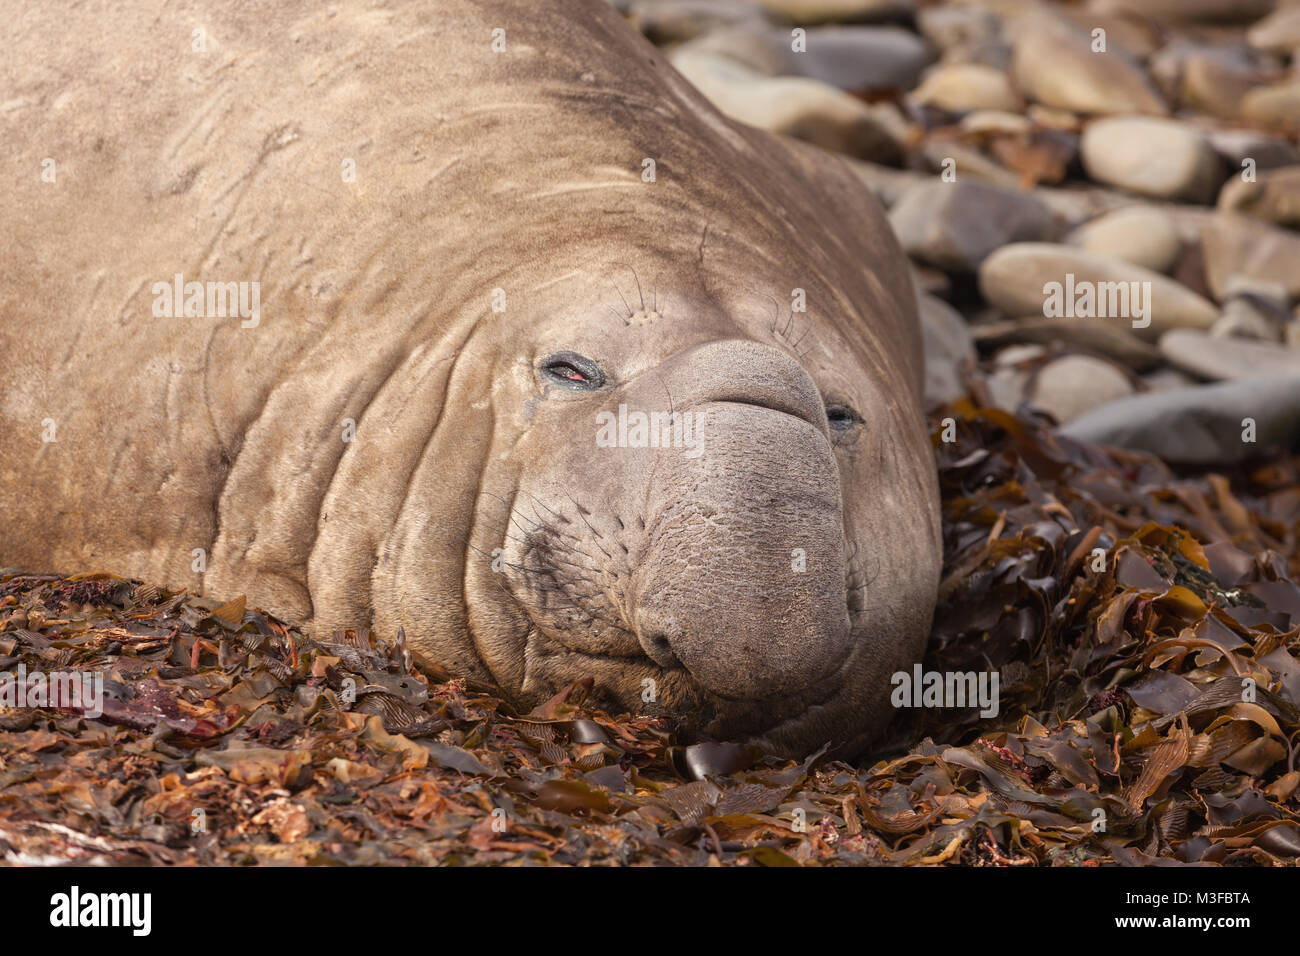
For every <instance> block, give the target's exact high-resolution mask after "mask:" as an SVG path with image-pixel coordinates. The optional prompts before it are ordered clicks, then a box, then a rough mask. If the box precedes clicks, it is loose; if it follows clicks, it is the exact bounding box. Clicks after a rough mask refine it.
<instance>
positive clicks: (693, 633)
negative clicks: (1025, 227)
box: [466, 252, 939, 754]
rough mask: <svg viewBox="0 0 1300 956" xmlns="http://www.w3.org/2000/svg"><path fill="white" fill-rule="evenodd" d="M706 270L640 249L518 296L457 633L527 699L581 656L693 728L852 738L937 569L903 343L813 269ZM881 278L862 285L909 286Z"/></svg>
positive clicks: (878, 294) (868, 727)
mask: <svg viewBox="0 0 1300 956" xmlns="http://www.w3.org/2000/svg"><path fill="white" fill-rule="evenodd" d="M719 258H720V259H724V260H725V258H726V255H725V252H720V253H719ZM725 272H726V274H727V275H728V276H734V277H736V278H735V280H734V281H727V282H725V283H723V282H719V281H718V280H717V279H716V278H715V277H714V276H712V275H710V274H709V270H707V269H704V270H701V269H698V268H696V269H690V268H688V269H682V268H673V267H672V263H671V261H668V260H664V259H661V258H657V257H648V256H645V255H644V254H643V255H642V256H641V257H640V259H639V260H638V261H637V265H636V266H633V265H630V264H626V265H624V264H615V263H612V262H610V263H605V264H604V265H603V266H602V267H598V268H596V269H593V270H591V271H590V272H588V271H585V270H576V271H574V272H572V273H570V274H568V275H567V276H565V277H564V278H562V279H561V280H559V281H554V282H551V283H550V284H548V285H547V286H546V287H544V288H535V289H533V290H531V291H530V293H529V294H528V295H527V297H526V298H527V305H526V306H524V307H525V308H526V309H527V310H528V311H529V313H530V315H529V318H528V320H527V321H525V322H523V323H521V324H518V325H515V324H513V323H512V327H513V328H516V329H519V328H523V329H527V330H528V332H527V334H526V335H525V334H520V335H518V336H516V337H515V339H514V341H513V342H512V343H511V349H510V351H509V353H508V354H506V353H503V354H502V355H501V358H500V362H501V364H500V365H499V367H498V371H497V381H498V382H499V383H500V384H499V385H498V387H497V388H496V389H495V391H494V395H493V401H492V406H493V419H494V422H495V425H494V428H495V429H496V430H498V431H500V432H502V433H507V434H510V435H511V436H512V439H511V442H510V444H509V447H508V449H503V450H502V452H501V453H500V454H499V455H498V456H496V457H494V458H490V459H489V461H488V462H487V465H486V470H485V474H484V483H483V486H482V487H483V490H484V494H483V495H482V496H481V498H480V502H479V518H478V520H477V521H476V526H475V531H476V534H475V537H474V545H473V553H472V554H471V555H470V559H469V561H468V562H467V569H468V570H467V575H466V581H467V591H466V597H467V601H468V603H469V605H470V606H471V607H472V608H475V609H476V610H475V611H474V612H473V613H472V615H471V627H470V632H471V636H472V639H473V641H474V643H475V650H476V652H477V654H478V655H479V657H480V658H481V659H482V660H483V661H484V663H485V664H486V665H487V667H488V669H489V670H490V671H491V673H492V675H493V676H494V677H495V678H496V679H497V680H498V681H500V682H501V683H503V684H504V685H505V686H506V687H507V688H508V689H509V690H510V691H511V692H512V693H514V694H516V695H517V696H519V697H520V698H522V699H523V700H525V701H530V702H531V701H537V700H540V699H545V697H547V696H549V695H551V694H553V693H555V692H556V691H557V690H558V689H561V688H563V687H564V686H565V685H567V684H568V683H570V682H572V681H575V680H579V679H582V678H585V677H593V678H594V679H595V686H596V691H597V694H598V695H600V696H603V697H604V698H606V699H607V700H608V701H609V702H610V703H611V704H612V706H614V707H615V708H616V709H618V710H627V711H630V712H632V713H650V714H670V715H673V716H675V717H678V718H681V719H682V720H683V721H684V722H685V723H686V724H688V725H693V726H694V727H695V728H696V729H698V730H700V731H703V732H705V733H707V734H710V735H713V736H717V737H723V738H729V739H754V740H757V741H758V742H760V743H762V744H764V745H766V746H767V747H769V748H770V749H773V750H777V751H781V752H785V753H791V754H798V753H800V752H806V751H809V750H812V749H815V748H816V747H817V746H819V745H820V744H822V743H824V742H826V741H834V742H836V743H839V744H846V745H848V746H849V747H854V746H857V745H860V744H861V743H863V742H864V741H865V740H866V739H867V738H869V737H870V736H871V734H872V733H874V732H875V731H877V730H878V729H879V728H880V726H881V725H882V724H883V723H884V721H885V720H886V719H887V716H888V705H887V701H888V699H889V690H890V687H889V682H888V679H889V676H890V674H892V673H893V672H894V671H896V670H898V669H900V667H904V666H907V667H910V664H911V662H912V661H914V660H915V659H917V656H918V654H919V647H920V644H921V642H922V641H923V640H924V635H925V633H926V628H927V626H928V623H929V618H930V614H931V611H932V607H933V601H934V590H935V583H936V575H937V572H938V560H939V549H938V542H937V539H936V526H937V525H936V522H935V515H934V510H935V509H934V482H933V474H932V465H931V464H930V452H929V446H928V441H927V438H926V434H925V432H924V429H923V428H922V427H921V426H920V423H919V422H920V416H919V412H918V410H917V407H916V404H915V398H914V394H915V393H914V388H913V387H912V384H911V382H909V381H908V378H909V373H908V371H907V358H906V349H904V348H900V342H897V341H895V342H891V341H889V340H888V338H887V333H886V334H885V335H881V334H880V332H879V331H876V332H872V331H870V330H871V328H872V326H864V325H862V324H860V323H861V322H862V319H861V316H860V314H858V313H856V311H855V312H853V313H849V314H846V313H844V312H840V311H838V310H839V309H840V308H843V307H844V306H843V304H842V302H841V301H840V296H839V295H837V294H836V293H835V292H834V291H833V290H832V289H831V288H830V287H828V286H825V285H823V284H822V282H823V281H824V279H823V278H822V277H821V276H819V275H818V274H817V273H816V271H815V270H809V272H808V273H806V276H807V278H806V280H805V281H806V283H807V287H798V286H794V285H793V284H792V283H793V282H794V281H795V280H794V279H791V280H790V282H788V283H784V284H777V282H773V281H769V282H767V283H765V286H766V288H759V287H756V286H751V285H750V283H751V282H753V281H754V280H755V279H756V278H757V276H756V274H755V272H754V271H753V270H752V269H751V270H748V271H745V270H742V269H740V268H739V267H734V268H727V269H725ZM742 276H743V277H745V278H741V277H742ZM792 291H793V294H791V292H792ZM882 293H884V287H883V286H880V287H878V288H877V289H876V290H875V293H874V295H873V293H871V292H864V294H865V295H867V296H868V297H869V299H870V298H872V297H874V298H876V299H877V300H878V301H877V302H876V303H875V304H876V306H878V307H880V308H882V309H886V308H888V309H895V310H900V311H901V312H904V313H905V312H906V311H907V309H908V308H909V305H908V299H907V295H908V293H906V292H905V291H900V292H898V300H897V301H890V298H889V296H888V294H882ZM778 294H781V295H783V296H784V301H782V300H780V299H777V298H776V296H777V295H778ZM870 307H871V306H870V305H868V308H870ZM875 327H876V328H877V329H878V330H885V329H888V328H890V327H891V326H890V324H889V323H885V322H877V323H875Z"/></svg>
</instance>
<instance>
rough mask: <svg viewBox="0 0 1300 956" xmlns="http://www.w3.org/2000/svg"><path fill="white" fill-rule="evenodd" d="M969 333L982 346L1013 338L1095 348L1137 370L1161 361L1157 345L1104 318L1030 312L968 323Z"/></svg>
mask: <svg viewBox="0 0 1300 956" xmlns="http://www.w3.org/2000/svg"><path fill="white" fill-rule="evenodd" d="M971 335H972V336H973V337H974V339H975V341H976V342H977V343H978V344H980V345H982V346H985V345H1010V344H1012V343H1015V342H1029V343H1034V344H1038V345H1057V344H1062V343H1063V344H1066V345H1073V346H1076V347H1078V348H1083V349H1087V350H1088V351H1090V352H1098V353H1100V354H1101V355H1104V356H1106V357H1107V358H1112V359H1115V360H1116V361H1117V362H1122V363H1123V364H1124V365H1126V366H1128V367H1129V368H1132V369H1135V370H1138V371H1140V370H1142V369H1145V368H1150V367H1151V366H1152V365H1155V364H1157V363H1158V362H1160V361H1161V358H1160V350H1159V349H1158V348H1156V347H1155V346H1154V345H1152V344H1151V343H1150V342H1144V341H1142V340H1141V339H1139V338H1138V337H1137V336H1136V335H1134V334H1133V333H1132V332H1131V331H1129V330H1128V329H1126V328H1124V327H1123V326H1121V325H1115V324H1114V323H1112V322H1110V321H1109V320H1107V319H1063V318H1062V319H1045V318H1043V317H1042V316H1030V317H1028V318H1023V319H1011V320H1008V321H1005V322H982V323H980V324H979V325H975V326H972V327H971Z"/></svg>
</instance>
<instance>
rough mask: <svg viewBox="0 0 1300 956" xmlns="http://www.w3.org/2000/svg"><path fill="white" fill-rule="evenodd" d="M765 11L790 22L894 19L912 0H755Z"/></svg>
mask: <svg viewBox="0 0 1300 956" xmlns="http://www.w3.org/2000/svg"><path fill="white" fill-rule="evenodd" d="M758 2H759V3H760V4H761V5H762V6H763V8H764V9H765V10H767V12H768V13H771V14H774V15H776V16H778V17H785V18H786V19H787V20H790V21H791V22H793V23H829V22H844V23H847V22H852V21H855V20H896V19H899V18H900V17H906V16H910V15H912V14H913V13H914V10H915V5H914V3H913V2H912V0H758Z"/></svg>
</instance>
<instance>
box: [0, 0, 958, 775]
mask: <svg viewBox="0 0 1300 956" xmlns="http://www.w3.org/2000/svg"><path fill="white" fill-rule="evenodd" d="M2 6H4V7H5V8H7V9H5V10H4V13H5V15H4V17H3V19H2V22H0V39H2V40H3V47H4V49H5V51H6V54H7V55H6V57H5V58H4V60H3V62H2V63H0V87H2V88H3V89H4V90H5V93H4V96H3V99H4V100H5V103H4V106H3V108H2V109H0V142H3V143H4V144H5V152H6V159H7V162H6V163H5V164H4V166H3V170H2V171H0V177H3V179H2V182H0V188H2V189H3V191H4V193H5V195H6V201H5V202H4V203H3V205H0V232H2V233H3V234H4V235H5V236H6V237H7V242H8V250H7V252H6V254H5V261H4V263H3V268H2V269H0V357H2V359H0V361H2V364H0V377H2V380H3V389H2V390H0V428H2V429H3V435H4V441H3V443H0V563H3V564H6V565H10V566H19V567H26V568H40V569H47V568H48V569H56V570H90V569H103V570H111V571H115V572H118V573H123V574H128V575H132V576H137V577H141V578H144V579H148V580H153V581H157V582H160V583H166V584H168V585H171V586H187V587H190V588H192V589H194V590H196V591H201V592H203V593H206V594H210V595H213V596H216V597H220V598H228V597H233V596H237V595H239V594H241V593H246V594H247V595H248V598H249V601H250V603H252V604H256V605H261V606H263V607H266V608H268V609H271V610H274V611H276V612H278V613H281V614H283V615H287V616H289V617H291V618H295V619H298V620H300V621H304V622H306V623H307V624H308V625H309V626H310V627H311V628H312V629H313V630H315V631H317V632H322V631H323V632H328V631H330V630H332V629H335V628H340V627H358V626H359V627H366V626H373V627H374V628H376V629H378V630H379V631H380V632H381V633H385V634H389V635H391V634H392V633H394V632H395V631H396V630H397V628H398V626H399V625H401V626H404V627H405V630H406V633H407V635H408V637H409V638H410V639H411V641H412V646H413V648H414V649H415V651H416V652H417V655H418V656H419V657H421V658H422V659H423V660H426V661H432V662H438V663H440V664H443V665H446V666H448V667H450V668H452V669H454V670H458V671H460V672H463V673H468V674H474V675H478V676H482V677H487V678H490V679H493V680H495V681H496V682H498V683H499V684H500V685H501V686H502V687H504V688H505V689H506V691H507V692H508V693H511V694H513V695H514V696H515V697H517V698H518V699H519V700H520V702H521V703H524V704H527V703H530V702H535V701H538V700H540V699H544V698H545V697H547V696H548V695H551V694H552V693H554V692H555V691H556V690H557V689H559V688H562V687H563V686H565V685H566V684H568V683H569V682H570V681H573V680H576V679H579V678H583V677H587V676H591V677H593V678H594V679H595V685H596V689H597V692H598V693H599V694H601V695H602V696H603V697H605V698H607V699H608V700H609V701H611V702H613V703H614V704H616V705H617V706H619V707H621V708H625V709H627V710H630V711H632V712H634V713H647V712H649V713H671V714H677V715H682V716H684V717H685V718H686V719H687V721H688V722H691V723H694V724H695V725H696V726H697V727H698V729H699V730H701V731H703V732H705V733H708V734H711V735H714V736H718V737H726V738H731V739H754V740H757V741H758V742H760V743H762V744H765V745H766V746H768V747H770V748H772V749H774V750H777V751H780V752H785V753H799V752H806V751H808V750H810V749H812V748H814V747H817V746H818V745H820V744H821V743H823V742H824V741H826V740H834V741H837V742H839V743H840V744H841V745H842V746H843V748H844V749H845V750H846V751H848V750H853V749H859V748H860V747H861V746H862V745H863V744H865V743H866V742H867V741H868V740H869V738H870V737H871V735H872V734H873V733H875V732H876V731H878V730H879V729H880V727H881V726H882V725H883V723H884V722H885V721H886V720H887V719H888V716H889V713H890V708H889V705H888V698H889V689H890V688H889V683H888V678H889V675H890V674H891V673H892V672H893V671H895V670H897V669H899V668H900V667H903V666H910V663H911V662H912V661H914V660H916V659H917V657H918V656H919V654H920V651H921V648H922V645H923V643H924V640H925V635H926V632H927V628H928V625H929V622H930V617H931V612H932V610H933V605H934V600H935V590H936V585H937V578H938V572H939V566H940V553H941V547H940V538H939V524H938V508H937V491H936V481H935V475H934V466H933V462H932V458H931V453H930V447H929V441H928V438H927V434H926V430H925V427H924V424H923V419H922V412H921V407H920V403H919V399H918V394H919V387H920V380H921V351H920V345H919V334H918V330H917V326H916V316H915V309H916V306H915V302H914V298H913V293H912V290H911V286H910V283H909V278H908V271H907V268H906V264H905V261H904V258H903V255H902V254H901V252H900V251H899V249H898V247H897V246H896V244H895V242H894V240H893V238H892V237H891V235H890V232H889V229H888V227H887V224H886V222H885V220H884V218H883V216H882V214H881V212H880V210H879V209H878V208H877V206H876V205H875V203H874V201H873V200H872V199H871V198H870V197H869V196H868V195H867V194H866V193H865V192H864V191H863V189H862V188H861V187H860V185H859V184H858V182H857V180H856V179H855V178H854V176H853V174H852V172H851V171H850V170H848V169H847V168H846V167H845V166H843V165H842V164H841V163H840V161H838V160H836V159H832V158H830V157H827V156H823V155H820V154H816V153H814V152H813V151H812V150H811V148H809V147H803V146H799V145H797V144H794V143H787V142H782V141H778V140H777V139H775V138H772V137H769V136H768V135H766V134H760V133H758V132H756V131H753V130H749V129H746V128H741V127H738V126H737V125H735V124H733V123H731V122H729V121H727V120H725V119H724V118H722V117H721V116H720V115H719V114H718V113H717V112H715V111H714V110H713V109H712V108H711V107H710V106H709V105H708V104H707V103H706V102H704V101H703V100H702V98H701V97H700V96H699V95H698V94H697V93H695V92H694V91H693V90H692V89H691V88H690V87H688V86H687V84H686V83H685V82H684V81H683V80H682V79H681V78H680V77H679V76H678V75H677V74H676V73H674V71H673V70H672V69H671V68H670V67H669V66H668V65H667V64H666V63H665V62H664V60H663V57H662V56H661V54H660V53H659V52H657V51H656V50H655V49H654V48H653V47H651V46H650V45H649V44H648V43H647V42H645V41H644V40H643V39H642V38H641V37H639V36H637V35H636V34H635V33H634V32H633V31H632V30H630V29H629V28H627V27H626V26H625V25H624V24H623V23H622V22H621V21H620V19H619V17H618V15H617V13H616V12H615V11H614V10H613V9H612V7H611V6H610V5H609V4H608V3H606V2H604V0H585V2H577V0H565V2H562V3H561V2H558V0H557V2H550V3H544V2H539V0H527V2H524V0H512V2H502V0H476V2H468V0H466V2H460V0H444V2H431V0H426V2H393V3H389V4H386V5H383V6H373V7H372V6H371V5H369V4H366V3H361V2H343V3H339V4H328V5H323V6H322V5H317V4H314V3H310V2H306V0H303V2H297V0H291V2H281V3H275V4H262V3H245V2H236V0H206V2H205V0H200V2H181V3H179V4H169V5H167V6H166V7H163V8H158V7H155V6H146V5H139V4H128V5H126V6H125V7H123V8H117V7H113V8H111V9H110V8H107V7H105V8H104V9H102V10H99V9H92V8H93V7H94V5H78V6H76V7H75V8H74V9H71V10H68V9H64V8H63V6H62V5H58V4H55V5H46V6H42V5H39V4H37V5H31V4H21V3H15V2H9V0H6V2H5V3H3V4H2ZM494 29H501V30H504V41H505V50H504V52H494V51H493V48H492V41H493V30H494ZM196 30H202V31H203V33H202V36H201V38H200V37H198V36H196V34H195V31H196ZM196 45H201V46H203V47H204V49H203V50H202V51H200V50H196V49H195V46H196ZM47 158H48V159H52V160H53V161H54V164H53V170H54V176H53V178H54V181H53V182H49V181H47V179H48V178H49V177H44V178H43V177H42V172H43V171H44V170H45V169H47V168H48V164H46V165H44V166H43V161H44V160H46V159H47ZM645 159H653V160H654V164H655V165H654V172H655V176H654V181H653V182H647V181H645V179H643V175H642V174H643V169H644V168H645V166H644V164H643V161H644V160H645ZM349 163H352V164H354V167H355V172H356V175H355V181H347V179H348V177H346V176H345V175H344V174H345V173H346V172H347V171H348V169H349V168H350V167H349V165H348V164H349ZM178 273H179V274H181V275H182V276H183V277H184V280H185V281H186V282H189V281H198V282H250V283H251V282H258V283H260V286H259V289H260V317H259V321H258V323H257V325H256V326H255V327H243V326H244V325H251V323H250V322H242V323H241V320H240V318H239V317H238V316H236V317H233V318H232V317H224V318H223V317H219V316H211V315H204V316H190V317H184V316H183V315H182V317H170V316H166V315H163V316H159V315H157V314H156V300H157V298H158V294H156V293H155V291H154V290H155V284H156V283H171V282H173V278H174V276H175V275H176V274H178ZM794 289H802V290H803V291H804V295H805V296H806V301H807V311H806V312H800V311H794V312H793V313H792V312H791V304H792V301H793V299H792V290H794ZM494 290H500V291H499V292H494ZM502 302H504V306H505V308H504V311H494V310H493V305H494V303H495V304H497V305H498V306H499V305H501V304H502ZM178 311H179V309H178ZM619 405H625V406H626V407H627V409H629V410H634V411H635V410H642V411H646V412H655V411H659V412H663V413H667V412H669V411H676V412H678V413H683V414H684V413H687V412H689V413H691V415H692V420H693V425H694V427H695V429H696V431H697V432H698V435H699V437H700V449H701V450H700V452H699V453H698V454H695V453H693V452H692V453H690V454H688V453H687V451H688V450H687V449H683V448H636V447H614V448H610V447H603V446H601V445H599V444H598V443H597V441H596V438H597V430H598V429H597V416H598V414H599V413H601V412H602V411H609V412H617V409H618V407H619ZM349 420H351V422H354V423H355V440H354V441H345V440H344V439H345V437H351V435H350V433H349V427H350V426H349ZM51 437H52V438H54V440H53V441H48V440H45V439H48V438H51ZM196 549H202V563H200V564H196V557H195V553H196ZM195 567H203V568H204V570H203V571H202V572H197V571H195V570H194V569H195ZM647 679H649V681H653V684H651V683H649V682H647ZM651 689H652V690H653V694H651V693H649V691H650V690H651ZM649 696H653V697H654V699H653V700H646V699H645V698H646V697H649Z"/></svg>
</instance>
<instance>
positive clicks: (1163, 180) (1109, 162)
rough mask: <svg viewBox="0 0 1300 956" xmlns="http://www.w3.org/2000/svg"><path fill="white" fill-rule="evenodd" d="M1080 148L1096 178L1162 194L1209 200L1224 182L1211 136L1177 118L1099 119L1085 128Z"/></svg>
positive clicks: (1144, 192)
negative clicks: (1180, 121)
mask: <svg viewBox="0 0 1300 956" xmlns="http://www.w3.org/2000/svg"><path fill="white" fill-rule="evenodd" d="M1079 152H1080V156H1081V158H1082V159H1083V167H1084V169H1085V170H1086V171H1087V173H1088V176H1089V177H1090V178H1091V179H1093V180H1095V181H1096V182H1100V183H1106V184H1108V185H1111V186H1118V187H1119V188H1121V189H1127V190H1129V191H1130V192H1135V193H1140V194H1142V195H1144V196H1153V197H1155V198H1157V199H1187V200H1191V201H1192V202H1209V201H1210V200H1211V199H1212V198H1213V197H1214V195H1215V193H1216V192H1217V191H1218V188H1219V185H1220V184H1221V183H1222V182H1223V163H1222V161H1221V160H1220V159H1219V157H1218V154H1217V153H1215V152H1214V150H1213V149H1212V148H1211V147H1210V144H1209V142H1208V141H1207V140H1206V138H1205V137H1204V136H1202V135H1201V134H1200V133H1199V132H1197V131H1196V130H1195V129H1192V128H1191V127H1189V126H1186V125H1184V124H1182V123H1179V122H1177V121H1175V120H1164V119H1148V118H1145V117H1138V116H1128V117H1115V118H1110V119H1102V120H1097V121H1096V122H1095V123H1092V124H1090V125H1089V126H1088V128H1087V129H1085V130H1084V131H1083V138H1082V139H1081V140H1080V143H1079Z"/></svg>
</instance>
